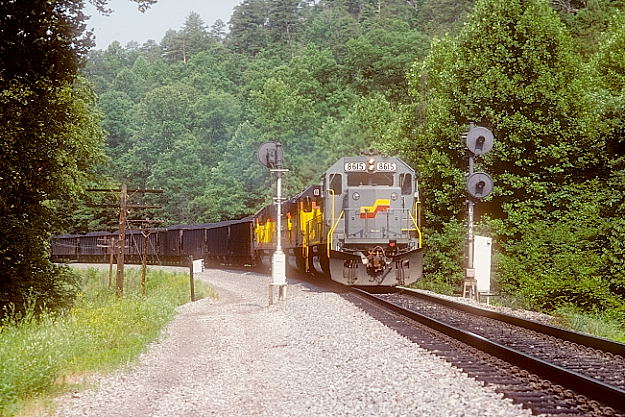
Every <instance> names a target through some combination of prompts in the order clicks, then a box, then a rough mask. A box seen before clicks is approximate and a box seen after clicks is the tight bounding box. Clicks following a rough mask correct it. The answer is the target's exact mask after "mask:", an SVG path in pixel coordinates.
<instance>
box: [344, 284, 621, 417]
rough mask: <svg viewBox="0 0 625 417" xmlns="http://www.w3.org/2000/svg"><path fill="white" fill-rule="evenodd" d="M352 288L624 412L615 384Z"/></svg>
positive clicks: (476, 346)
mask: <svg viewBox="0 0 625 417" xmlns="http://www.w3.org/2000/svg"><path fill="white" fill-rule="evenodd" d="M353 291H354V292H356V293H357V294H360V295H361V296H363V297H365V298H368V299H370V300H372V301H374V302H375V303H377V304H381V305H383V306H384V307H385V308H387V309H389V310H391V311H394V312H396V313H398V314H400V315H402V316H404V317H408V318H410V319H412V320H415V321H417V322H419V323H422V324H424V325H426V326H428V327H430V328H432V329H435V330H437V331H439V332H441V333H443V334H446V335H448V336H451V337H453V338H454V339H457V340H459V341H461V342H462V343H465V344H467V345H469V346H472V347H475V348H477V349H479V350H481V351H483V352H486V353H488V354H491V355H493V356H495V357H497V358H499V359H502V360H504V361H506V362H508V363H510V364H512V365H515V366H518V367H519V368H522V369H526V370H528V371H530V372H532V373H534V374H536V375H538V376H540V377H541V378H545V379H548V380H550V381H552V382H554V383H557V384H558V385H561V386H563V387H565V388H568V389H571V390H573V391H576V392H577V393H579V394H582V395H584V396H586V397H587V398H590V399H593V400H596V401H599V402H601V403H603V404H605V405H607V406H609V407H612V408H614V409H615V410H619V411H621V412H625V390H621V389H619V388H617V387H613V386H611V385H609V384H605V383H603V382H600V381H597V380H596V379H593V378H589V377H587V376H584V375H582V374H579V373H577V372H574V371H570V370H567V369H565V368H562V367H560V366H557V365H553V364H550V363H548V362H545V361H543V360H541V359H538V358H535V357H533V356H530V355H527V354H525V353H522V352H519V351H517V350H514V349H511V348H508V347H506V346H503V345H501V344H498V343H495V342H492V341H490V340H488V339H486V338H484V337H482V336H479V335H477V334H475V333H472V332H467V331H464V330H461V329H458V328H456V327H454V326H450V325H448V324H445V323H443V322H441V321H438V320H435V319H432V318H430V317H427V316H425V315H422V314H419V313H417V312H414V311H411V310H407V309H406V308H404V307H401V306H399V305H397V304H395V303H392V302H390V301H387V300H384V299H382V298H379V297H377V296H375V295H373V294H369V293H368V292H367V291H365V290H362V289H358V288H354V289H353Z"/></svg>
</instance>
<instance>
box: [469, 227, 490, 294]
mask: <svg viewBox="0 0 625 417" xmlns="http://www.w3.org/2000/svg"><path fill="white" fill-rule="evenodd" d="M492 244H493V239H492V238H490V237H486V236H475V241H474V246H473V267H474V268H475V279H476V280H477V291H478V293H486V294H490V264H491V248H492Z"/></svg>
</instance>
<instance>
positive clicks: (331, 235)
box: [328, 211, 345, 257]
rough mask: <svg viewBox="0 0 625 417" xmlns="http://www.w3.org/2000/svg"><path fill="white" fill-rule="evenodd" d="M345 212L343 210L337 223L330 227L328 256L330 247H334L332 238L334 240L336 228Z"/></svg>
mask: <svg viewBox="0 0 625 417" xmlns="http://www.w3.org/2000/svg"><path fill="white" fill-rule="evenodd" d="M343 214H345V212H344V211H341V215H340V216H339V218H338V219H337V220H336V223H334V225H332V227H331V228H330V231H329V232H328V257H329V256H330V248H331V247H332V240H333V239H332V237H333V234H334V231H335V230H336V227H337V226H338V225H339V222H340V221H341V219H342V218H343Z"/></svg>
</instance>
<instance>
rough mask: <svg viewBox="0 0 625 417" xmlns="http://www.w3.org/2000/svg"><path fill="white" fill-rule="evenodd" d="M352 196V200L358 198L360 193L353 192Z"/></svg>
mask: <svg viewBox="0 0 625 417" xmlns="http://www.w3.org/2000/svg"><path fill="white" fill-rule="evenodd" d="M352 198H353V199H354V200H358V199H359V198H360V194H358V193H354V194H352Z"/></svg>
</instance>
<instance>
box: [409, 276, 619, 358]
mask: <svg viewBox="0 0 625 417" xmlns="http://www.w3.org/2000/svg"><path fill="white" fill-rule="evenodd" d="M400 291H401V292H402V293H404V294H409V295H410V296H413V297H416V298H421V299H423V300H427V301H431V302H433V303H437V304H441V305H444V306H446V307H451V308H454V309H456V310H460V311H464V312H467V313H471V314H474V315H476V316H482V317H488V318H491V319H495V320H499V321H501V322H504V323H509V324H513V325H515V326H519V327H523V328H525V329H529V330H535V331H537V332H539V333H543V334H546V335H549V336H554V337H557V338H559V339H562V340H566V341H569V342H573V343H577V344H579V345H582V346H586V347H590V348H593V349H598V350H601V351H604V352H610V353H613V354H616V355H621V356H623V357H625V344H623V343H619V342H615V341H613V340H608V339H604V338H601V337H596V336H590V335H587V334H583V333H578V332H574V331H571V330H566V329H562V328H560V327H556V326H551V325H548V324H542V323H537V322H535V321H531V320H526V319H522V318H519V317H514V316H511V315H509V314H504V313H498V312H496V311H492V310H487V309H484V308H479V307H475V306H472V305H469V304H464V303H456V302H454V301H450V300H446V299H444V298H440V297H436V296H432V295H427V294H423V293H421V292H418V291H415V290H412V289H410V288H400Z"/></svg>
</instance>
